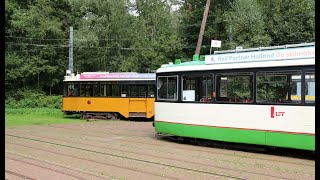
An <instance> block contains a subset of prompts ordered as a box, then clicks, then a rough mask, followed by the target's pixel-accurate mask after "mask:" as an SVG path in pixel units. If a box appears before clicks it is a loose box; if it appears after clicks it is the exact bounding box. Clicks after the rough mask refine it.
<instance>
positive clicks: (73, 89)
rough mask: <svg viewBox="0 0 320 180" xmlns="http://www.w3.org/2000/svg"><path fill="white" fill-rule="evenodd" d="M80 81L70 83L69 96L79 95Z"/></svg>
mask: <svg viewBox="0 0 320 180" xmlns="http://www.w3.org/2000/svg"><path fill="white" fill-rule="evenodd" d="M78 86H79V85H78V83H68V89H67V94H66V95H67V96H79V94H78V88H79V87H78Z"/></svg>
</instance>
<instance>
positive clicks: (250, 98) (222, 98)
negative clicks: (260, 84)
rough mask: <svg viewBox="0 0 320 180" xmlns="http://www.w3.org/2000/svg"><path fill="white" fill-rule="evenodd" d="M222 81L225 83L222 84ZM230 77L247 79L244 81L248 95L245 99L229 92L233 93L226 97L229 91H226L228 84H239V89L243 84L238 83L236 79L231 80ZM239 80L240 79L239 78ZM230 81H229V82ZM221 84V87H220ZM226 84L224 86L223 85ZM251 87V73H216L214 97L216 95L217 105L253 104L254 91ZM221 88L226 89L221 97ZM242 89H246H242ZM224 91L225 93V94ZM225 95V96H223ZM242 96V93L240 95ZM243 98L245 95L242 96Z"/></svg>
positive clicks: (252, 74)
mask: <svg viewBox="0 0 320 180" xmlns="http://www.w3.org/2000/svg"><path fill="white" fill-rule="evenodd" d="M222 77H223V80H226V81H225V82H222V79H221V78H222ZM232 77H247V78H249V79H248V80H247V79H244V80H245V81H246V84H248V85H247V86H248V87H247V90H248V92H246V93H249V94H248V95H247V97H241V96H240V95H236V93H235V92H234V91H230V92H231V93H234V94H233V95H231V96H228V93H229V90H228V85H229V84H236V85H237V84H239V86H240V87H243V83H239V81H237V80H236V79H231V78H232ZM240 79H241V78H240ZM230 80H231V81H230ZM222 83H223V86H222ZM224 84H226V85H224ZM253 86H254V73H253V72H230V73H217V74H216V76H215V95H216V98H215V99H216V102H217V103H246V104H247V103H248V104H250V103H253V102H254V101H253V100H254V98H253V97H254V91H253ZM222 87H226V88H227V89H226V90H224V91H223V92H224V93H223V94H224V95H223V96H222ZM243 89H246V87H244V88H243ZM225 91H226V92H225ZM225 93H227V94H226V96H225ZM242 94H243V93H242ZM242 96H245V95H242Z"/></svg>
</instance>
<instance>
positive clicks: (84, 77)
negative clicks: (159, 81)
mask: <svg viewBox="0 0 320 180" xmlns="http://www.w3.org/2000/svg"><path fill="white" fill-rule="evenodd" d="M155 79H156V74H155V73H136V72H119V73H110V72H83V73H81V74H77V75H76V76H74V75H70V76H65V78H64V81H152V80H155Z"/></svg>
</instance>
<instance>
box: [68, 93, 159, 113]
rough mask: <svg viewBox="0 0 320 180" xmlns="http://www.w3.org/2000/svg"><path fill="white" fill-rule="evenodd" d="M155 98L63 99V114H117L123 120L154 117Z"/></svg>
mask: <svg viewBox="0 0 320 180" xmlns="http://www.w3.org/2000/svg"><path fill="white" fill-rule="evenodd" d="M154 101H155V98H129V97H126V98H108V97H63V107H62V110H63V111H64V112H68V111H76V112H118V113H119V114H121V115H122V116H124V117H125V118H129V117H134V115H135V114H138V115H145V117H146V118H152V117H153V116H154Z"/></svg>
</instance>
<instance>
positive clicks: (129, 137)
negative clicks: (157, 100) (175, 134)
mask: <svg viewBox="0 0 320 180" xmlns="http://www.w3.org/2000/svg"><path fill="white" fill-rule="evenodd" d="M49 127H50V128H56V129H60V130H61V129H65V130H66V133H68V132H70V130H72V134H73V135H74V134H76V135H80V136H83V137H85V138H86V139H89V138H90V139H91V140H95V139H97V138H102V139H103V138H105V137H106V136H110V135H120V136H121V137H124V138H121V139H117V140H118V141H121V142H136V143H139V144H145V145H154V146H163V143H160V141H150V137H151V136H150V134H154V132H152V131H149V132H148V131H141V130H129V132H133V134H128V133H120V132H118V131H124V132H127V131H126V130H123V129H122V130H121V129H117V130H114V129H112V128H105V127H104V128H103V129H106V130H108V131H99V130H97V129H94V128H92V130H94V131H93V132H90V133H85V132H84V131H83V129H79V128H77V127H72V128H70V127H60V126H59V127H57V126H49ZM124 128H125V127H124ZM60 130H59V131H60ZM140 132H142V135H137V133H140ZM152 136H153V135H152ZM139 138H142V139H145V140H143V141H137V140H136V139H139ZM156 138H157V137H156ZM158 139H159V138H158ZM160 140H162V141H164V142H168V143H167V144H166V146H168V147H172V148H180V149H184V150H190V151H192V150H194V149H197V146H188V147H186V146H184V145H183V144H185V142H183V141H181V140H178V139H177V138H175V139H173V138H171V137H170V136H169V137H161V138H160ZM171 142H174V143H171ZM202 142H203V141H201V140H199V141H190V142H188V143H187V144H190V145H200V146H209V147H216V148H220V149H222V151H212V150H203V149H201V150H199V149H197V151H201V152H208V153H212V152H213V153H215V154H223V155H232V156H238V154H237V153H236V154H230V153H225V151H224V150H225V149H230V150H245V151H249V152H258V153H259V154H261V153H262V154H269V155H281V156H288V157H290V156H292V157H294V158H302V159H310V160H314V154H313V153H311V152H306V151H295V150H290V149H280V148H278V149H276V150H282V151H261V150H259V149H261V147H262V146H257V147H258V148H256V147H255V146H250V145H239V144H234V143H224V142H214V141H204V143H202ZM240 156H241V157H242V156H243V155H240ZM257 159H259V160H268V159H264V158H257ZM269 160H270V161H277V160H274V159H269ZM278 162H282V161H280V160H279V161H278Z"/></svg>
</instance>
